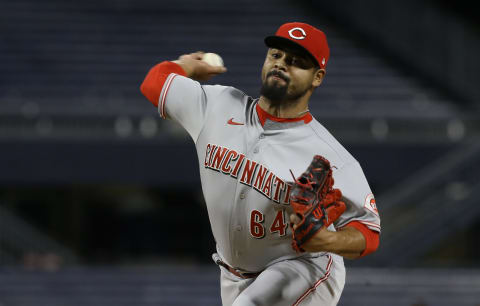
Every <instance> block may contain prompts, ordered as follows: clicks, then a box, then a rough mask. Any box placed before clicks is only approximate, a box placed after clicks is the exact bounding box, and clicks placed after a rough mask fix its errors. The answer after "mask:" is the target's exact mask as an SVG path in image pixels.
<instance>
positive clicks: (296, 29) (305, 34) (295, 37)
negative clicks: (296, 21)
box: [288, 28, 307, 39]
mask: <svg viewBox="0 0 480 306" xmlns="http://www.w3.org/2000/svg"><path fill="white" fill-rule="evenodd" d="M293 31H300V32H302V36H295V35H293ZM288 35H290V37H291V38H293V39H305V37H307V33H305V31H304V30H303V29H302V28H293V29H291V30H290V31H288Z"/></svg>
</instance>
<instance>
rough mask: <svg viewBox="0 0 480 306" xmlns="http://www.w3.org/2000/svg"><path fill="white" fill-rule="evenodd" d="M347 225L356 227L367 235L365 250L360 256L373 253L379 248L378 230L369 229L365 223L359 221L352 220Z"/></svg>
mask: <svg viewBox="0 0 480 306" xmlns="http://www.w3.org/2000/svg"><path fill="white" fill-rule="evenodd" d="M346 226H351V227H354V228H356V229H357V230H358V231H359V232H360V233H362V235H363V236H364V237H365V245H366V246H365V250H363V252H362V254H360V257H363V256H365V255H368V254H370V253H373V252H375V251H376V250H377V248H378V246H379V244H380V234H379V233H378V232H376V231H373V230H371V229H369V228H368V227H367V226H366V225H365V224H363V223H361V222H359V221H352V222H350V223H348V224H347V225H346Z"/></svg>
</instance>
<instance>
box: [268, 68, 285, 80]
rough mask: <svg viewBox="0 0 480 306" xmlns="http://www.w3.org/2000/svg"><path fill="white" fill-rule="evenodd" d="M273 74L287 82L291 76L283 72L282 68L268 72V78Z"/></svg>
mask: <svg viewBox="0 0 480 306" xmlns="http://www.w3.org/2000/svg"><path fill="white" fill-rule="evenodd" d="M271 76H276V77H279V78H281V79H282V80H284V81H285V82H287V83H288V82H290V78H289V77H287V76H286V75H285V74H283V72H281V71H280V70H272V71H270V72H269V73H267V78H268V77H271Z"/></svg>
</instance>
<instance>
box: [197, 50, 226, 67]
mask: <svg viewBox="0 0 480 306" xmlns="http://www.w3.org/2000/svg"><path fill="white" fill-rule="evenodd" d="M202 61H204V62H205V63H207V64H209V65H211V66H220V67H223V59H222V58H221V57H220V55H218V54H216V53H205V54H204V55H203V57H202Z"/></svg>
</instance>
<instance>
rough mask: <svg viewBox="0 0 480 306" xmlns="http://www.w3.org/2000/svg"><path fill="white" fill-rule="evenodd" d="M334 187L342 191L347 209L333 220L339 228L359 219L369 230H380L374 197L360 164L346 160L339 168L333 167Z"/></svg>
mask: <svg viewBox="0 0 480 306" xmlns="http://www.w3.org/2000/svg"><path fill="white" fill-rule="evenodd" d="M333 170H334V171H333V178H334V180H335V182H334V188H338V189H340V190H341V191H342V194H343V199H344V201H345V204H346V205H347V210H346V211H345V212H344V213H343V214H342V215H341V216H340V218H338V220H337V221H336V222H335V227H337V228H339V227H342V226H345V225H347V224H348V223H349V222H352V221H359V222H361V223H363V224H364V225H366V226H367V227H368V228H370V229H371V230H374V231H377V232H380V216H379V214H378V210H377V207H376V204H375V198H374V197H373V194H372V192H371V190H370V186H369V185H368V182H367V179H366V178H365V175H364V173H363V170H362V168H361V167H360V164H359V163H358V162H356V161H354V162H348V163H346V164H345V165H343V166H342V167H341V168H340V169H333Z"/></svg>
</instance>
